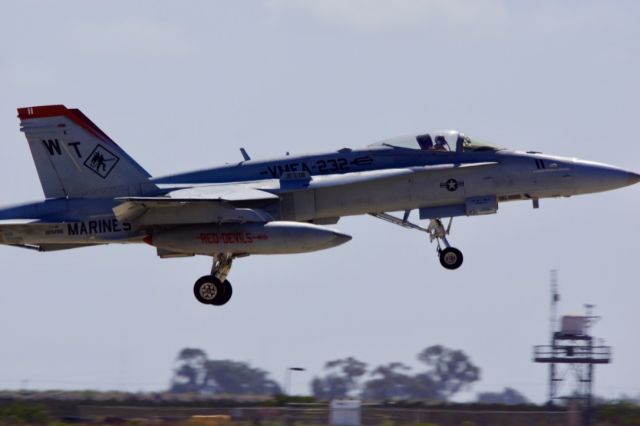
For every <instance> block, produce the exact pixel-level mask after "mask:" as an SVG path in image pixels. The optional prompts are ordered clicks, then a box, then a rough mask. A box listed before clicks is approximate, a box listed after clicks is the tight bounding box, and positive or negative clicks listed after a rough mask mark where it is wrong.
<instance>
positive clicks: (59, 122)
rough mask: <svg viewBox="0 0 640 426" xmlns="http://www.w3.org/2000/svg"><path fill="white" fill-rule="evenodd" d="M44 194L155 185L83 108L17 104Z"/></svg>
mask: <svg viewBox="0 0 640 426" xmlns="http://www.w3.org/2000/svg"><path fill="white" fill-rule="evenodd" d="M18 118H20V125H21V128H20V130H21V131H23V132H24V134H25V136H26V137H27V141H28V142H29V148H30V149H31V154H32V156H33V160H34V162H35V165H36V169H37V171H38V176H39V177H40V183H41V184H42V189H43V191H44V195H45V197H47V198H59V197H70V198H72V197H74V198H75V197H90V198H97V197H118V196H128V195H143V194H145V193H149V192H151V191H153V190H154V189H156V187H155V185H154V184H153V183H151V182H150V181H149V177H150V175H149V173H147V172H146V171H145V170H144V169H143V168H142V167H141V166H140V165H139V164H138V163H136V162H135V160H134V159H133V158H131V157H129V155H127V153H126V152H124V150H122V148H120V147H119V146H118V145H117V144H116V143H115V142H114V141H113V140H111V138H109V136H107V135H106V134H105V133H104V132H103V131H102V130H100V129H99V128H98V126H96V125H95V124H94V123H93V122H92V121H91V120H89V118H87V117H86V116H85V115H84V114H83V113H82V112H81V111H80V110H78V109H68V108H66V107H65V106H64V105H47V106H34V107H28V108H19V109H18Z"/></svg>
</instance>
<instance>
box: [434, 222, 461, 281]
mask: <svg viewBox="0 0 640 426" xmlns="http://www.w3.org/2000/svg"><path fill="white" fill-rule="evenodd" d="M452 222H453V219H449V225H448V226H447V227H446V228H445V227H444V226H443V225H442V221H441V220H440V219H431V222H430V223H429V227H428V228H427V232H429V239H430V240H431V241H433V240H436V243H437V244H438V257H439V258H440V264H441V265H442V266H443V267H444V268H445V269H451V270H453V269H458V268H459V267H460V266H461V265H462V260H463V256H462V252H461V251H460V250H458V249H457V248H455V247H451V245H450V244H449V241H448V240H447V235H448V234H449V231H451V223H452ZM442 246H444V248H442Z"/></svg>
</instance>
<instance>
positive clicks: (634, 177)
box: [627, 172, 640, 185]
mask: <svg viewBox="0 0 640 426" xmlns="http://www.w3.org/2000/svg"><path fill="white" fill-rule="evenodd" d="M627 180H628V181H629V185H633V184H634V183H638V182H640V174H638V173H634V172H628V173H627Z"/></svg>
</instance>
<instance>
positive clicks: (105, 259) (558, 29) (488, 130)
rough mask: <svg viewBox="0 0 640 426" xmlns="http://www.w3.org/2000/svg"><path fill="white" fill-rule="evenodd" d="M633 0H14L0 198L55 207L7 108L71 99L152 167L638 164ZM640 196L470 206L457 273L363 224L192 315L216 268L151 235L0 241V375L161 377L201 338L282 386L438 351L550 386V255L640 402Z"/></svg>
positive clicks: (604, 383)
mask: <svg viewBox="0 0 640 426" xmlns="http://www.w3.org/2000/svg"><path fill="white" fill-rule="evenodd" d="M639 21H640V3H638V2H634V1H616V2H607V1H589V0H586V1H585V0H580V1H577V0H576V1H572V0H570V1H563V2H555V1H548V2H544V1H543V2H517V1H500V0H460V1H451V0H433V1H418V0H395V1H381V0H351V1H349V2H345V1H343V0H323V1H306V2H302V1H300V2H298V1H293V0H264V1H244V2H239V1H227V2H212V1H184V2H167V1H136V2H130V1H110V2H88V1H58V2H46V1H40V2H37V1H19V2H18V1H15V2H3V3H2V5H0V140H1V141H2V156H1V157H0V201H2V202H3V203H16V202H22V201H29V200H37V199H40V198H41V197H42V191H41V188H40V184H39V181H38V178H37V175H36V172H35V168H34V167H33V163H32V159H31V155H30V153H29V150H28V146H27V143H26V140H25V139H24V136H23V135H22V134H21V133H20V132H19V130H18V120H17V118H16V110H15V109H16V108H17V107H23V106H33V105H44V104H55V103H64V104H65V105H67V106H68V107H77V108H80V109H82V111H83V112H84V113H85V114H87V115H88V116H89V117H90V118H91V119H92V120H94V121H95V122H96V123H97V124H98V125H99V126H100V127H101V128H102V129H103V130H104V131H105V132H107V133H108V134H109V135H110V136H111V137H112V138H113V139H114V140H116V141H117V142H118V143H119V144H120V145H121V146H122V147H123V148H124V149H125V150H127V152H128V153H129V154H130V155H131V156H133V157H134V158H135V159H137V160H138V161H139V162H140V163H141V164H142V165H143V166H144V167H145V168H147V169H148V170H149V171H150V172H151V173H152V174H153V175H160V174H167V173H171V172H177V171H184V170H189V169H194V168H202V167H208V166H214V165H219V164H223V163H225V162H235V161H239V160H240V159H241V156H240V152H239V151H238V148H239V147H245V148H246V149H247V151H248V152H249V153H250V154H251V156H252V157H253V158H261V157H273V156H278V155H282V154H284V153H285V152H286V151H290V152H292V153H304V152H316V151H329V150H335V149H338V148H341V147H345V146H351V147H359V146H364V145H366V144H369V143H373V142H376V141H377V140H380V139H384V138H387V137H391V136H395V135H401V134H408V133H418V132H423V131H429V130H433V129H446V128H454V129H459V130H462V131H464V132H466V133H467V134H470V135H473V136H476V137H479V138H481V139H484V140H488V141H491V142H493V143H495V144H498V145H502V146H508V147H513V148H517V149H532V150H538V151H543V152H545V153H554V154H559V155H567V156H575V157H579V158H585V159H591V160H596V161H601V162H605V163H611V164H614V165H617V166H620V167H624V168H627V169H632V170H635V171H640V147H639V142H638V135H637V131H638V130H637V123H638V111H639V107H638V99H640V84H639V83H638V78H639V76H640V43H639V40H640V27H639V26H638V25H637V24H638V22H639ZM639 195H640V186H638V185H636V186H635V187H630V188H625V189H621V190H617V191H613V192H608V193H603V194H596V195H588V196H582V197H577V198H571V199H561V200H542V201H541V208H540V209H539V210H533V209H532V208H531V204H530V203H526V202H521V203H512V204H503V205H501V207H500V212H499V214H497V215H493V216H490V217H475V218H461V219H457V220H455V221H454V226H453V232H452V236H451V238H450V241H451V242H452V243H453V244H454V245H455V246H457V247H459V248H460V249H462V250H463V251H464V254H465V263H464V265H463V266H462V268H461V269H460V270H458V271H455V272H452V271H445V270H444V269H443V268H442V267H441V266H440V265H439V263H438V260H437V258H436V252H435V247H434V245H432V244H429V243H428V241H427V240H426V239H425V236H424V235H423V234H421V233H418V232H412V231H407V230H404V229H401V228H399V227H394V226H393V225H390V224H387V223H384V222H382V221H378V220H376V219H374V218H371V217H356V218H347V219H343V220H341V221H340V223H339V224H338V225H337V227H338V228H339V229H340V230H341V231H343V232H346V233H349V234H351V235H353V237H354V238H353V240H352V241H351V242H349V243H348V244H346V245H344V246H341V247H338V248H336V249H332V250H327V251H324V252H318V253H312V254H304V255H292V256H272V257H269V256H264V257H259V256H255V257H250V258H245V259H241V260H238V261H237V262H236V263H235V265H234V268H233V270H232V272H231V275H230V277H229V279H230V281H231V282H232V283H233V284H234V297H233V300H232V301H231V302H230V304H229V305H227V306H225V307H223V308H213V307H208V306H203V305H200V304H198V303H197V302H196V301H195V299H194V298H193V293H192V285H193V282H194V281H195V280H196V279H197V278H198V277H200V276H202V275H205V274H206V273H207V272H208V270H209V268H210V260H209V259H208V258H204V257H202V258H190V259H176V260H160V259H158V258H156V255H155V250H154V249H152V248H151V247H148V246H126V247H125V246H107V247H97V248H90V249H82V250H77V251H68V252H58V253H47V254H40V253H34V252H30V251H26V250H24V251H23V250H19V249H15V248H11V247H0V259H1V263H0V264H1V265H2V272H3V273H2V277H1V278H0V290H1V291H2V296H1V297H0V388H20V387H21V386H24V385H26V386H27V387H29V388H37V389H44V388H64V389H83V388H97V389H125V390H133V391H135V390H159V389H164V388H166V387H167V386H168V383H169V379H170V376H171V369H172V367H173V361H174V359H175V356H176V353H177V352H178V350H179V349H181V348H183V347H185V346H191V347H199V348H202V349H205V350H206V351H207V353H208V354H209V356H210V357H211V358H214V359H222V358H230V359H235V360H246V361H249V362H251V363H252V364H253V365H255V366H258V367H261V368H264V369H266V370H268V371H270V372H271V373H272V375H273V378H275V379H276V380H279V381H282V379H283V376H284V370H285V368H286V367H288V366H301V367H306V368H307V369H308V371H307V372H305V373H299V374H297V375H296V376H295V377H294V380H293V391H294V392H295V393H307V392H308V381H309V380H310V379H311V378H312V377H313V375H315V374H318V373H320V372H321V369H322V364H323V363H324V362H325V361H327V360H330V359H333V358H336V357H343V356H355V357H356V358H359V359H361V360H363V361H366V362H368V363H370V364H371V365H372V366H374V365H378V364H380V363H387V362H391V361H403V362H405V363H407V364H409V365H412V366H414V367H415V368H416V371H419V368H420V366H419V363H418V361H416V359H415V355H416V354H417V353H418V352H419V351H420V350H422V349H423V348H425V347H427V346H429V345H432V344H443V345H446V346H450V347H453V348H459V349H463V350H464V351H465V352H467V353H468V354H469V355H470V356H471V358H472V360H473V361H474V362H475V363H476V364H478V365H479V366H480V367H481V368H482V381H481V382H479V383H477V384H476V385H474V387H473V388H472V390H471V391H470V392H468V393H466V394H465V395H462V396H461V398H462V399H465V398H471V397H473V395H474V394H475V393H476V392H478V391H484V390H491V391H498V390H501V389H502V388H503V387H505V386H512V387H514V388H516V389H518V390H520V391H522V392H524V393H525V394H526V395H527V396H528V397H530V398H531V399H533V400H534V401H538V402H540V401H542V400H543V399H544V397H545V394H546V377H547V375H546V374H547V372H546V367H544V366H542V365H536V364H534V363H532V361H531V353H532V346H533V345H536V344H544V343H546V342H547V341H548V330H549V326H548V316H549V310H548V304H549V284H548V281H549V279H548V277H549V270H550V269H551V268H558V269H559V271H560V272H559V276H560V287H561V291H562V297H563V299H562V303H561V312H562V313H582V312H583V308H582V305H583V303H585V302H589V303H594V304H596V313H598V314H601V315H602V316H603V319H602V321H601V322H600V323H599V324H598V325H597V326H596V327H595V328H594V330H593V331H594V334H596V335H597V336H599V337H603V338H605V339H606V342H607V343H608V344H611V345H612V346H613V347H614V362H613V364H611V365H608V366H601V367H600V366H599V367H597V368H596V388H595V391H596V393H597V394H600V395H604V396H606V397H617V396H618V395H620V394H621V393H626V394H633V395H637V394H640V385H639V383H640V369H639V368H638V367H637V362H638V357H639V352H640V339H639V337H640V336H639V333H638V322H639V321H640V311H639V310H638V300H640V286H639V285H638V284H639V282H638V266H637V265H638V260H637V259H638V253H639V251H638V240H637V236H638V233H639V228H638V217H640V200H639V198H638V196H639Z"/></svg>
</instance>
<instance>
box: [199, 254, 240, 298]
mask: <svg viewBox="0 0 640 426" xmlns="http://www.w3.org/2000/svg"><path fill="white" fill-rule="evenodd" d="M232 263H233V255H231V254H229V253H226V254H219V255H216V256H214V258H213V266H212V267H211V275H205V276H204V277H201V278H200V279H198V281H196V283H195V284H194V286H193V294H194V295H195V296H196V299H198V302H200V303H204V304H205V305H215V306H221V305H224V304H225V303H227V302H228V301H229V300H230V299H231V295H232V294H233V289H232V287H231V283H230V282H229V281H228V280H227V275H228V274H229V271H230V270H231V264H232Z"/></svg>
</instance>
